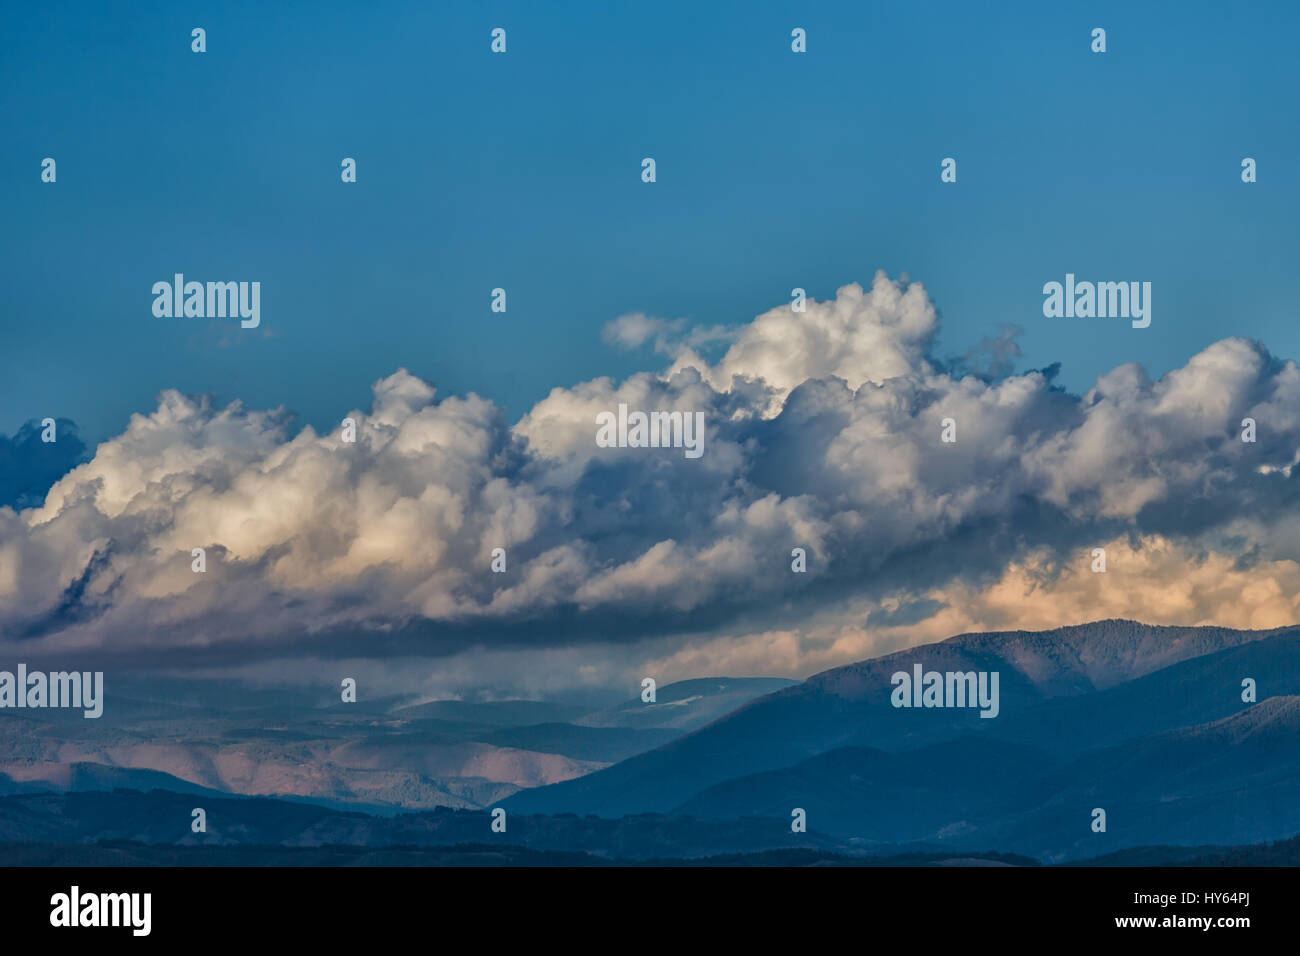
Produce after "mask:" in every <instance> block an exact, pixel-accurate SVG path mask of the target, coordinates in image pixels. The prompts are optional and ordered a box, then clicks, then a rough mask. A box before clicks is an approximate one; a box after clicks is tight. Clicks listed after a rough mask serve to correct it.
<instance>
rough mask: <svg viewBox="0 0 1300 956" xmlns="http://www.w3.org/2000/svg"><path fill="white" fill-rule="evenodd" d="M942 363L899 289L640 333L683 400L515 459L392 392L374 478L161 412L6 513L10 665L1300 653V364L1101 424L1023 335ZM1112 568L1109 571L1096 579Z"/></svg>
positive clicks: (633, 384)
mask: <svg viewBox="0 0 1300 956" xmlns="http://www.w3.org/2000/svg"><path fill="white" fill-rule="evenodd" d="M937 331H938V317H937V313H936V311H935V308H934V305H933V303H932V302H931V301H930V299H929V298H928V296H927V294H926V292H925V290H924V288H923V287H922V286H921V285H920V284H919V283H908V282H905V281H896V280H890V279H889V278H888V277H886V276H885V275H883V274H878V275H877V276H876V277H875V279H874V281H873V282H872V283H871V285H870V287H869V288H863V287H861V286H859V285H856V284H851V285H847V286H844V287H843V288H841V289H840V290H839V291H838V293H837V294H836V296H835V298H834V299H833V300H828V301H824V302H823V301H815V300H809V301H808V303H807V310H806V311H805V312H802V313H795V312H793V311H792V309H791V308H790V306H789V305H788V304H784V305H782V306H779V307H778V308H775V309H772V310H771V311H769V312H766V313H764V314H762V315H760V316H758V317H757V318H756V319H755V320H754V321H753V322H752V323H750V324H748V325H745V326H742V327H739V328H733V329H727V330H718V329H707V330H704V331H703V332H699V331H693V330H691V329H690V328H688V327H687V325H686V324H685V323H683V322H681V321H680V320H672V321H665V320H659V319H654V318H651V317H647V316H644V315H630V316H624V317H622V318H620V319H617V320H615V321H614V322H612V323H611V324H610V325H609V326H607V328H606V331H605V337H606V339H607V340H608V341H610V342H611V343H613V344H616V345H619V346H623V347H629V348H635V347H640V346H644V345H646V344H653V346H654V348H655V350H656V351H657V352H658V353H661V354H665V355H668V356H669V357H670V364H669V365H668V367H667V368H664V369H662V370H661V371H658V372H643V373H638V374H636V375H633V376H631V377H629V378H627V379H625V380H623V381H621V382H616V381H614V380H612V379H609V378H597V379H593V380H591V381H587V382H582V383H578V384H576V385H573V386H572V387H567V388H556V389H554V390H553V391H552V392H551V393H550V394H549V395H548V396H546V397H545V398H544V399H542V400H541V401H539V402H538V403H537V404H536V405H535V406H534V407H533V408H532V409H531V410H530V411H529V412H528V413H527V414H526V415H524V416H523V418H522V419H521V420H520V421H519V422H518V423H517V424H516V425H514V426H513V427H512V426H510V425H508V424H507V423H506V421H505V419H504V417H503V416H502V413H501V410H500V409H499V408H498V407H497V406H495V405H494V404H493V403H492V402H490V401H489V400H487V399H484V398H481V397H479V396H476V395H472V394H471V395H468V396H466V397H463V398H461V397H449V398H445V399H442V400H439V399H438V397H437V395H436V393H435V390H434V388H433V386H432V385H430V384H429V383H427V382H424V381H421V380H420V379H418V378H416V377H415V376H413V375H411V374H410V373H408V372H406V371H404V370H398V371H397V372H395V373H394V374H392V375H391V376H388V377H387V378H384V379H382V380H380V381H378V382H376V383H374V386H373V393H374V397H373V401H372V404H371V407H370V408H369V409H368V410H361V409H353V410H350V411H349V410H343V409H340V414H339V417H340V420H341V419H342V418H343V417H345V416H348V417H351V418H353V419H355V421H356V422H357V440H356V443H355V444H348V443H345V442H343V441H342V440H341V434H340V432H339V431H337V430H336V431H334V432H332V433H329V434H317V433H316V432H315V431H314V430H312V429H311V428H305V429H302V430H300V431H296V432H295V431H294V430H293V429H292V427H291V423H290V417H289V416H288V415H287V414H286V413H285V412H284V411H283V410H273V411H257V410H250V409H246V408H244V407H243V406H242V405H240V404H238V403H236V404H233V405H230V406H228V407H225V408H216V407H213V406H212V405H211V403H210V402H209V401H208V400H206V399H202V398H188V397H185V396H182V395H180V394H178V393H175V392H166V393H164V394H163V395H162V396H161V398H160V401H159V404H158V407H157V409H156V410H154V411H153V412H152V413H151V414H148V415H137V416H135V417H134V418H133V419H132V420H131V422H130V424H129V426H128V427H127V429H126V431H125V432H123V433H122V434H121V435H119V436H117V437H115V438H113V439H112V440H110V441H107V442H105V443H103V444H102V445H100V446H99V447H98V448H97V449H96V450H95V453H94V455H93V457H92V458H91V459H90V460H89V461H86V462H85V463H83V464H80V465H79V466H77V467H75V468H73V469H72V470H71V471H70V472H68V473H67V474H66V475H64V476H63V477H62V478H60V479H59V480H58V481H57V482H55V483H54V484H53V486H52V487H50V489H49V492H48V494H47V495H46V497H45V500H44V502H43V504H41V505H40V506H39V507H29V508H25V509H22V510H14V509H13V508H0V631H2V632H3V634H4V635H7V638H5V639H6V640H7V641H8V642H9V643H10V644H11V645H21V646H23V647H24V648H25V649H26V650H27V651H29V652H31V651H40V652H48V653H56V652H72V651H90V650H96V651H99V652H103V653H110V652H111V653H121V654H137V655H139V654H149V655H156V656H157V657H158V659H160V660H164V659H168V656H169V655H173V656H174V655H176V654H178V653H181V652H188V653H190V654H191V655H194V656H196V657H203V656H204V655H207V658H208V659H210V660H216V661H222V660H224V661H225V662H227V663H228V662H229V659H230V655H233V654H239V655H243V656H247V657H249V658H250V659H251V658H256V657H258V656H261V657H269V656H274V655H275V654H277V653H279V654H286V653H289V652H290V651H289V649H291V648H297V649H299V652H301V653H306V650H305V649H308V648H310V649H311V652H312V653H327V652H328V651H327V649H328V648H329V647H336V648H338V651H337V653H339V654H342V653H344V652H345V651H346V653H348V654H351V655H354V656H362V657H364V656H367V654H371V655H373V656H396V655H408V656H410V655H414V656H419V655H421V654H424V655H429V656H436V655H453V654H469V653H471V650H470V649H472V648H476V647H479V648H489V649H490V653H491V654H499V653H504V652H507V651H512V650H513V651H518V652H519V654H521V655H522V654H526V653H531V654H537V655H543V656H546V655H549V658H548V659H550V660H552V661H554V660H558V659H565V660H568V659H569V657H568V655H567V652H566V653H559V652H560V651H563V650H564V649H569V648H573V647H582V646H585V647H588V648H590V650H589V651H588V652H587V653H588V654H589V656H590V657H591V658H592V659H593V660H596V659H599V660H600V662H601V663H600V664H599V669H600V672H601V673H602V674H605V673H613V672H614V671H616V670H617V669H618V666H619V665H617V664H616V663H614V662H615V661H616V660H618V659H619V654H620V653H623V654H624V657H623V659H624V660H630V659H631V657H630V655H634V656H635V658H636V660H637V661H638V662H643V661H652V662H657V664H658V665H659V666H662V667H664V668H665V669H667V670H668V671H673V670H675V669H680V670H681V671H682V673H680V674H679V675H678V676H698V675H699V674H701V673H703V672H705V671H719V670H726V671H731V672H732V673H739V672H740V671H742V670H743V671H745V672H748V673H786V674H790V673H807V672H809V671H811V670H816V669H819V668H820V667H822V666H831V665H833V664H836V663H845V662H847V661H850V660H854V659H857V658H860V657H863V656H868V655H869V654H871V653H879V652H881V651H882V650H890V649H894V647H893V646H892V645H898V644H899V643H900V642H903V643H906V642H907V641H912V640H920V639H923V638H929V637H946V636H948V635H949V634H951V633H956V632H958V631H961V630H974V629H979V628H981V627H985V626H988V627H993V626H1013V627H1022V626H1050V625H1051V624H1055V623H1077V621H1078V620H1079V619H1095V618H1098V617H1104V616H1108V615H1115V616H1131V617H1138V618H1142V619H1144V620H1148V621H1151V622H1153V623H1184V624H1190V623H1202V622H1204V623H1209V622H1214V623H1220V624H1238V625H1245V624H1248V625H1249V626H1275V625H1278V624H1283V623H1291V622H1292V621H1294V619H1295V611H1296V607H1295V602H1294V600H1292V599H1291V598H1289V597H1288V595H1293V594H1295V593H1296V590H1297V589H1296V587H1295V585H1296V584H1297V583H1300V581H1297V578H1296V573H1295V567H1296V566H1295V562H1296V561H1300V526H1298V525H1297V518H1295V517H1294V515H1295V514H1296V513H1297V512H1296V509H1295V508H1294V504H1295V503H1296V489H1297V487H1300V486H1298V485H1297V484H1296V482H1295V480H1293V479H1292V478H1291V473H1292V472H1291V469H1292V466H1293V465H1294V463H1295V462H1296V460H1297V449H1300V373H1298V371H1297V368H1296V365H1295V363H1294V362H1291V361H1282V360H1279V359H1277V358H1274V357H1273V356H1271V355H1270V354H1269V353H1268V352H1267V351H1266V349H1265V348H1264V347H1263V346H1262V345H1260V344H1258V343H1255V342H1251V341H1247V340H1245V339H1240V338H1229V339H1225V340H1223V341H1221V342H1218V343H1215V344H1213V345H1211V346H1210V347H1208V348H1206V349H1205V350H1204V351H1202V352H1200V353H1199V354H1197V355H1194V356H1192V357H1191V358H1190V359H1189V360H1188V362H1187V364H1186V365H1184V366H1183V367H1181V368H1178V369H1175V370H1174V371H1172V372H1170V373H1169V374H1167V375H1165V376H1164V377H1163V378H1161V379H1160V380H1158V381H1152V380H1151V379H1150V378H1149V377H1148V376H1147V375H1146V373H1145V372H1144V371H1143V369H1142V368H1141V367H1139V366H1137V365H1132V364H1130V365H1122V366H1120V367H1118V368H1116V369H1114V370H1112V371H1110V372H1108V373H1106V374H1104V375H1102V376H1101V377H1100V378H1099V379H1098V380H1097V382H1096V383H1095V385H1094V386H1093V387H1092V388H1091V389H1089V390H1088V391H1087V392H1086V393H1085V394H1083V395H1072V394H1069V393H1067V392H1065V391H1063V390H1061V389H1060V388H1058V387H1057V386H1055V385H1054V384H1053V383H1052V380H1051V379H1052V376H1051V373H1050V372H1041V371H1031V372H1025V373H1023V374H1018V375H1017V374H1008V363H1009V362H1010V361H1011V360H1012V359H1013V358H1014V357H1015V355H1016V354H1018V353H1017V351H1016V349H1015V347H1014V336H1015V332H1016V330H1014V329H1004V330H1003V331H1002V332H1001V333H1000V335H999V336H998V337H996V338H991V339H989V340H988V341H987V342H986V343H984V346H983V347H982V348H981V350H980V351H981V352H982V353H987V355H988V356H989V359H988V360H987V361H986V362H983V363H982V364H981V363H980V362H977V361H976V360H975V359H976V356H975V355H974V354H972V355H969V356H966V357H965V358H963V359H962V360H960V361H957V362H945V361H942V360H940V359H938V358H937V357H936V356H935V355H934V354H933V349H934V342H935V338H936V334H937ZM717 343H724V344H727V348H726V350H725V352H724V353H723V354H721V356H720V357H718V358H717V360H716V361H710V360H709V359H707V358H706V357H705V356H704V355H702V354H701V352H700V349H702V348H703V347H704V345H705V344H717ZM621 403H622V404H626V405H628V407H629V408H631V409H640V410H644V411H683V412H696V411H699V412H703V413H704V417H705V423H706V425H705V429H706V430H705V444H704V449H705V451H704V455H703V456H702V457H701V458H699V459H687V458H685V457H684V456H683V454H682V452H681V450H680V449H671V448H602V447H598V446H597V445H596V443H595V433H596V416H597V414H599V413H601V412H606V411H613V410H615V409H616V408H617V407H618V405H619V404H621ZM1247 417H1250V418H1254V419H1255V420H1256V421H1257V423H1258V425H1257V433H1258V441H1257V442H1256V443H1253V444H1248V443H1243V442H1242V441H1241V440H1240V430H1241V422H1242V420H1243V419H1244V418H1247ZM947 418H951V419H952V420H953V421H954V422H955V423H956V426H955V427H956V434H957V441H956V442H955V443H953V444H948V443H944V442H941V441H940V430H941V424H940V423H941V421H942V420H943V419H947ZM1106 543H1110V546H1111V547H1112V548H1115V549H1116V551H1115V556H1114V557H1112V558H1111V569H1110V570H1109V571H1108V573H1107V574H1105V575H1093V574H1091V573H1087V574H1084V573H1082V572H1080V571H1079V566H1080V565H1079V562H1081V561H1083V560H1084V557H1085V556H1086V555H1087V554H1088V553H1090V551H1091V548H1093V547H1096V546H1103V545H1105V544H1106ZM197 547H202V548H205V549H207V554H208V565H207V566H208V570H207V572H206V573H205V574H195V573H193V572H192V571H191V569H190V562H191V557H190V552H191V549H193V548H197ZM796 547H798V548H804V549H805V550H806V552H807V555H808V565H807V567H808V570H807V572H806V573H805V574H794V573H792V572H791V567H790V562H791V549H792V548H796ZM494 548H503V549H505V551H506V554H507V571H506V572H505V573H503V574H496V573H492V572H491V571H490V569H489V567H490V562H491V553H492V550H493V549H494ZM1243 601H1245V602H1247V603H1245V604H1243V603H1242V602H1243ZM598 647H599V648H602V649H601V650H599V651H597V650H596V648H598ZM633 648H635V650H633ZM472 653H473V654H477V655H480V656H482V655H483V654H485V653H488V652H485V651H482V650H477V651H472ZM222 655H225V657H224V658H223V656H222ZM580 656H581V655H580ZM241 659H242V657H241ZM466 659H468V658H466ZM538 659H539V660H541V659H542V658H540V657H539V658H538ZM629 666H630V665H629ZM638 666H639V665H638ZM585 673H586V676H585V677H583V678H582V679H583V680H588V679H589V678H590V674H591V672H590V671H587V672H585ZM533 682H534V683H539V681H538V680H536V679H535V678H534V681H533ZM541 683H545V682H544V681H541Z"/></svg>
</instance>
